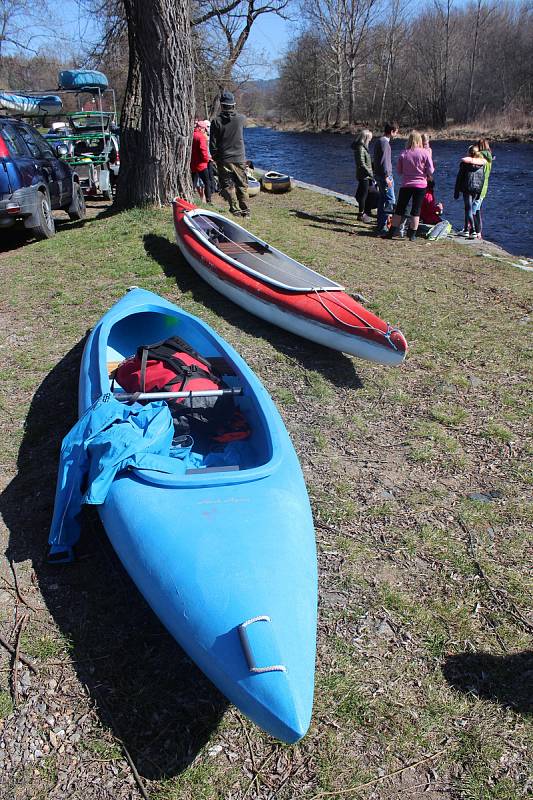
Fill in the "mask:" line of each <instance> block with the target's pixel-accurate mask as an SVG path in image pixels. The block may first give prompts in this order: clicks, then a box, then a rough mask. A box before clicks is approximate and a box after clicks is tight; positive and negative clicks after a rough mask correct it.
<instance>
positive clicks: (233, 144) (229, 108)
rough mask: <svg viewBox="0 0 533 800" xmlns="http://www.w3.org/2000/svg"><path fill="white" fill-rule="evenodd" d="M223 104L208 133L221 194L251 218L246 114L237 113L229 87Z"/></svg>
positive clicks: (233, 208)
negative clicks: (244, 131)
mask: <svg viewBox="0 0 533 800" xmlns="http://www.w3.org/2000/svg"><path fill="white" fill-rule="evenodd" d="M220 106H221V112H220V114H219V115H218V116H217V117H216V118H215V119H214V120H213V122H212V123H211V131H210V135H209V149H210V151H211V155H212V157H213V159H214V160H215V161H216V165H217V170H218V180H219V183H220V193H221V194H222V196H223V197H224V198H225V199H226V200H228V201H229V210H230V212H231V213H232V214H236V215H237V216H242V217H249V216H250V209H249V208H248V179H247V177H246V156H245V153H244V138H243V129H244V126H245V125H246V117H244V116H243V114H237V113H236V112H235V98H234V96H233V94H232V93H231V92H228V91H227V89H224V91H223V92H222V94H221V96H220Z"/></svg>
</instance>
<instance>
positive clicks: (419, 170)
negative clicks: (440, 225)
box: [385, 131, 435, 242]
mask: <svg viewBox="0 0 533 800" xmlns="http://www.w3.org/2000/svg"><path fill="white" fill-rule="evenodd" d="M396 169H397V171H398V174H399V175H401V176H402V186H401V189H400V191H399V193H398V202H397V203H396V208H395V209H394V214H393V217H392V226H391V229H390V231H388V232H387V233H386V234H385V237H386V238H387V239H393V238H394V237H395V236H398V235H399V234H400V223H401V221H402V217H403V216H404V215H405V212H406V211H407V206H408V205H409V201H411V214H410V220H409V232H408V234H407V238H408V239H409V240H410V241H411V242H414V241H415V239H416V232H417V229H418V224H419V222H420V209H421V208H422V202H423V200H424V195H425V194H426V191H427V185H428V178H431V176H432V175H433V172H434V171H435V170H434V167H433V160H432V158H431V156H430V154H429V151H428V150H425V149H424V148H423V147H422V136H421V135H420V133H419V132H418V131H411V133H410V134H409V138H408V140H407V147H406V148H405V150H402V152H401V153H400V157H399V159H398V163H397V165H396Z"/></svg>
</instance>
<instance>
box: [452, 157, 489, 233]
mask: <svg viewBox="0 0 533 800" xmlns="http://www.w3.org/2000/svg"><path fill="white" fill-rule="evenodd" d="M486 163H487V162H486V161H485V159H484V158H483V157H482V156H481V155H480V152H479V148H478V147H477V145H475V144H473V145H471V146H470V147H469V148H468V155H467V156H465V157H464V158H462V159H461V163H460V164H459V171H458V173H457V178H456V179H455V191H454V195H453V196H454V199H455V200H457V199H458V198H459V195H460V194H462V195H463V201H464V204H465V225H464V228H463V230H462V231H459V236H465V237H466V238H468V239H477V232H476V223H475V220H474V209H473V205H474V201H476V200H479V198H480V196H481V191H482V189H483V183H484V180H485V164H486Z"/></svg>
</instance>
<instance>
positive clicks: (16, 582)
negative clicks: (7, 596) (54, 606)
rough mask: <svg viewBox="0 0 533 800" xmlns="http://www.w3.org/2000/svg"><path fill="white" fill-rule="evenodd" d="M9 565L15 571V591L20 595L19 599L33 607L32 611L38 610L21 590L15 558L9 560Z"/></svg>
mask: <svg viewBox="0 0 533 800" xmlns="http://www.w3.org/2000/svg"><path fill="white" fill-rule="evenodd" d="M9 566H10V567H11V572H12V573H13V580H14V581H15V592H16V593H17V597H18V599H19V600H20V602H21V603H22V604H23V605H25V606H27V607H28V608H29V609H31V610H32V611H37V609H36V608H34V607H33V606H32V605H30V604H29V603H28V601H27V600H26V599H25V597H24V595H23V594H22V592H21V591H20V587H19V581H18V576H17V571H16V569H15V564H14V562H13V559H10V561H9ZM4 580H5V578H4ZM6 583H7V581H6ZM8 585H9V584H8Z"/></svg>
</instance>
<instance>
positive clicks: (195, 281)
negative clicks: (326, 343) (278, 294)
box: [144, 233, 362, 389]
mask: <svg viewBox="0 0 533 800" xmlns="http://www.w3.org/2000/svg"><path fill="white" fill-rule="evenodd" d="M144 247H145V250H146V252H147V253H148V255H149V256H150V257H151V258H153V259H154V261H157V263H158V264H160V265H161V267H162V269H163V271H164V273H165V275H166V276H167V277H169V278H174V279H175V280H176V284H177V285H178V287H179V289H180V290H181V291H182V292H190V293H191V294H192V296H193V298H194V300H196V301H197V302H199V303H202V305H204V306H206V308H208V309H209V310H210V311H212V312H213V313H215V314H219V315H220V316H222V317H224V319H226V320H227V321H228V322H230V323H231V324H232V325H234V326H235V327H237V328H240V329H241V330H243V331H244V332H245V333H247V334H248V335H249V336H254V337H255V338H256V339H267V340H268V341H269V342H271V344H272V345H273V346H274V347H275V348H276V349H277V350H278V351H279V352H281V353H284V354H285V355H287V356H290V357H291V358H296V359H297V360H298V361H299V362H300V363H301V364H302V366H303V367H304V368H305V369H309V370H315V371H317V372H320V373H321V374H322V375H323V376H324V377H325V378H327V379H328V380H330V381H331V382H332V383H334V384H335V385H336V386H345V387H349V388H352V389H353V388H356V389H359V388H361V387H362V382H361V379H360V378H359V376H358V375H357V372H356V370H355V368H354V365H353V363H352V361H351V360H350V359H349V358H348V357H347V356H345V355H344V354H343V353H339V352H338V351H336V350H331V349H329V348H328V347H322V346H321V345H319V344H315V343H314V342H309V341H307V340H306V339H302V338H301V337H300V336H296V335H294V334H292V333H290V332H289V331H285V330H282V329H281V328H278V327H277V326H275V325H270V324H269V323H268V322H266V321H264V320H262V319H260V318H259V317H256V316H254V315H253V314H250V313H249V312H248V311H245V310H244V309H243V308H241V307H240V306H238V305H236V304H235V303H232V302H231V301H230V300H227V299H226V298H225V297H224V296H223V295H221V294H220V293H219V292H217V291H215V290H214V289H213V288H212V287H211V286H210V285H209V284H208V283H206V282H205V281H204V280H202V279H201V278H200V277H199V276H198V275H197V274H196V272H195V271H194V270H193V268H192V267H191V266H189V264H188V263H187V262H186V261H185V259H184V258H183V256H182V255H181V253H180V251H179V249H178V247H177V245H176V244H174V242H171V241H169V239H166V238H165V237H164V236H157V235H156V234H151V233H149V234H146V235H145V236H144Z"/></svg>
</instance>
